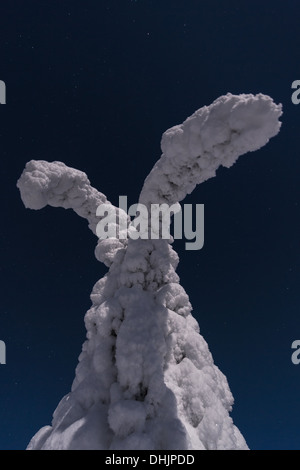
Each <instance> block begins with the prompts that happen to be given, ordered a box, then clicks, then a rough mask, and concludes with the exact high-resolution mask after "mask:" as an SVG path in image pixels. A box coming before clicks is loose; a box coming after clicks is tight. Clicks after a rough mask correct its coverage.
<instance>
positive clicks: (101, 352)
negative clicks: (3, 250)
mask: <svg viewBox="0 0 300 470" xmlns="http://www.w3.org/2000/svg"><path fill="white" fill-rule="evenodd" d="M281 114H282V113H281V105H276V104H274V102H273V101H272V99H271V98H270V97H268V96H265V95H262V94H258V95H255V96H254V95H251V94H249V95H244V94H243V95H238V96H235V95H232V94H229V93H228V94H227V95H226V96H222V97H220V98H219V99H217V100H216V101H214V102H213V103H212V104H211V105H210V106H208V107H207V106H204V107H203V108H201V109H199V110H198V111H196V112H195V113H194V114H193V115H192V116H190V117H189V118H188V119H187V120H186V121H184V123H183V124H181V125H178V126H175V127H172V128H171V129H169V130H167V131H166V132H165V133H164V134H163V137H162V143H161V147H162V152H163V154H162V156H161V158H160V160H159V161H158V162H157V163H156V165H155V166H154V168H153V169H152V171H151V172H150V174H149V175H148V177H147V178H146V180H145V183H144V186H143V188H142V191H141V195H140V201H139V202H140V203H143V204H144V205H146V206H149V205H150V204H152V203H157V204H161V203H167V204H174V203H177V202H179V201H181V200H183V199H184V197H185V196H186V194H188V193H190V192H191V191H192V190H193V189H194V188H195V186H196V185H197V184H199V183H201V182H203V181H205V180H207V179H208V178H211V177H212V176H215V171H216V169H217V168H218V167H219V166H220V165H223V166H225V167H230V166H231V165H232V164H233V163H234V162H235V161H236V160H237V158H238V157H239V156H240V155H242V154H244V153H246V152H248V151H254V150H257V149H259V148H260V147H262V146H263V145H265V144H266V143H267V142H268V140H269V139H270V138H271V137H273V136H275V135H276V134H277V133H278V131H279V129H280V124H281V123H280V122H279V117H280V115H281ZM17 186H18V188H19V189H20V192H21V197H22V200H23V202H24V204H25V206H26V207H29V208H31V209H41V208H42V207H44V206H46V205H47V204H49V205H51V206H60V207H64V208H66V209H68V208H71V209H73V210H74V211H75V212H76V213H77V214H79V215H80V216H82V217H84V218H86V219H87V220H88V222H89V228H90V229H91V230H92V231H93V232H94V233H96V226H97V223H98V222H99V217H97V216H96V210H97V207H98V206H99V205H101V204H107V205H110V203H109V202H108V201H107V199H106V197H105V196H104V195H103V194H101V193H100V192H98V191H97V190H96V189H94V188H93V187H91V185H90V182H89V180H88V178H87V176H86V175H85V173H83V172H81V171H78V170H75V169H73V168H69V167H67V166H65V165H64V164H63V163H61V162H52V163H48V162H46V161H34V160H32V161H30V162H29V163H27V165H26V168H25V170H24V171H23V174H22V176H21V177H20V179H19V181H18V184H17ZM117 210H118V213H119V217H118V219H117V220H118V221H119V223H120V221H121V220H123V222H124V219H125V221H128V218H127V214H125V212H122V211H121V210H119V209H117ZM129 220H130V219H129ZM129 230H131V228H130V227H129ZM95 255H96V257H97V259H98V260H99V261H101V262H103V263H105V264H106V265H107V266H108V267H109V271H108V273H107V274H106V275H105V276H104V277H103V278H102V279H100V280H99V281H98V282H97V283H96V284H95V286H94V288H93V291H92V293H91V301H92V306H91V308H90V309H89V310H88V312H87V313H86V315H85V325H86V330H87V339H86V341H85V342H84V344H83V347H82V352H81V354H80V356H79V363H78V366H77V368H76V374H75V379H74V382H73V385H72V390H71V392H70V393H68V394H67V395H66V396H65V397H64V398H63V399H62V400H61V402H60V403H59V404H58V406H57V408H56V410H55V412H54V414H53V420H52V424H51V426H45V427H43V428H42V429H40V430H39V431H38V432H37V434H36V435H35V436H34V437H33V438H32V440H31V442H30V443H29V445H28V449H118V450H120V449H131V450H132V449H137V450H141V449H149V450H155V449H156V450H159V449H164V450H168V449H169V450H170V449H172V450H175V449H177V450H185V449H247V448H248V447H247V444H246V442H245V440H244V438H243V436H242V435H241V433H240V431H239V430H238V429H237V428H236V426H235V425H234V424H233V422H232V419H231V417H230V416H229V412H230V411H231V407H232V404H233V397H232V395H231V392H230V389H229V387H228V383H227V380H226V377H225V376H224V375H223V374H222V372H220V370H219V369H218V367H217V366H216V365H215V364H214V362H213V359H212V356H211V354H210V351H209V349H208V346H207V344H206V342H205V340H204V339H203V337H202V336H201V335H200V334H199V328H198V324H197V322H196V320H195V319H194V318H193V316H192V315H191V305H190V302H189V298H188V296H187V294H186V293H185V291H184V289H183V288H182V287H181V286H180V284H179V278H178V276H177V274H176V272H175V269H176V266H177V263H178V256H177V254H176V253H175V251H174V250H173V249H172V247H171V243H170V242H169V241H167V240H163V239H160V240H151V239H148V240H146V239H137V240H133V239H131V238H130V237H128V238H127V239H126V238H124V239H118V238H110V239H106V240H101V239H99V240H98V245H97V247H96V250H95Z"/></svg>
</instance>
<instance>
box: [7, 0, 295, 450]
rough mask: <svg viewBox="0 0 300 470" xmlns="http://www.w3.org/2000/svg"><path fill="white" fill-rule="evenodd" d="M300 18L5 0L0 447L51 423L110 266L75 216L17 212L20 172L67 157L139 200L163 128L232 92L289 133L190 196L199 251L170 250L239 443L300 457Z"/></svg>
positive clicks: (176, 2) (189, 6)
mask: <svg viewBox="0 0 300 470" xmlns="http://www.w3.org/2000/svg"><path fill="white" fill-rule="evenodd" d="M299 13H300V5H299V2H298V1H297V0H293V1H292V0H286V1H285V2H282V1H279V0H277V1H272V2H271V1H268V0H266V1H264V2H262V1H261V0H260V1H257V0H253V1H251V2H250V1H244V2H241V1H240V0H239V1H237V0H230V1H229V2H228V1H225V0H224V1H223V0H218V1H217V0H201V1H200V0H198V1H197V0H182V1H180V0H172V1H171V0H163V1H160V2H159V1H155V0H153V1H150V0H136V1H130V0H98V1H97V0H93V1H91V0H90V1H83V0H82V1H78V0H73V1H58V0H54V1H53V0H51V1H50V0H44V1H38V0H36V1H31V0H29V1H28V0H26V1H21V0H11V1H3V2H1V4H0V18H1V19H0V59H1V62H0V80H3V81H4V82H5V83H6V90H7V104H6V105H5V106H1V108H0V113H1V114H0V120H1V128H0V154H1V185H0V191H1V202H2V205H1V231H0V240H1V243H0V250H1V264H0V285H1V287H2V293H1V304H0V306H1V307H0V340H2V341H5V343H6V351H7V363H6V364H5V365H0V396H1V402H0V403H1V405H0V423H1V426H0V449H24V448H25V447H26V445H27V444H28V442H29V440H30V438H31V437H32V436H33V435H34V434H35V432H36V431H37V430H38V429H39V428H40V427H41V426H43V425H46V424H50V423H51V417H52V413H53V411H54V410H55V408H56V406H57V404H58V402H59V400H60V399H61V398H62V397H63V395H65V394H66V393H67V392H68V391H69V390H70V387H71V383H72V381H73V378H74V370H75V367H76V365H77V358H78V356H79V353H80V351H81V345H82V343H83V341H84V339H85V329H84V323H83V317H84V313H85V312H86V310H87V309H88V308H89V306H90V299H89V294H90V292H91V289H92V287H93V285H94V283H95V282H96V281H97V280H98V279H99V278H100V277H102V276H103V274H104V273H105V272H106V268H105V267H104V266H103V265H102V264H100V263H99V262H97V261H96V259H95V257H94V248H95V246H96V238H95V237H94V236H93V234H92V232H90V231H89V229H88V227H87V223H86V221H85V220H83V219H80V218H79V217H78V216H76V215H75V214H74V213H73V212H72V211H65V210H64V209H56V208H50V207H47V208H45V209H43V210H41V211H30V210H26V209H25V208H24V206H23V204H22V201H21V199H20V195H19V191H18V189H17V188H16V182H17V180H18V178H19V177H20V175H21V173H22V171H23V168H24V166H25V164H26V162H27V161H29V160H31V159H36V160H39V159H41V160H49V161H53V160H60V161H63V162H64V163H66V164H67V165H68V166H71V167H75V168H78V169H80V170H83V171H85V172H86V173H87V175H88V177H89V179H90V181H91V183H92V185H93V186H94V187H96V188H97V189H98V190H100V191H101V192H103V193H104V194H106V196H107V197H108V199H109V200H110V201H111V202H112V203H113V204H115V205H118V197H119V195H127V196H128V200H129V204H133V203H135V202H137V200H138V196H139V192H140V190H141V187H142V184H143V181H144V179H145V177H146V176H147V174H148V173H149V171H150V170H151V168H152V166H153V164H154V163H155V161H156V160H157V159H158V158H159V156H160V154H161V151H160V138H161V135H162V133H163V132H164V131H165V130H166V129H168V128H169V127H171V126H173V125H175V124H179V123H181V122H182V121H183V120H184V119H185V118H186V117H187V116H189V115H191V114H192V113H193V112H194V111H195V110H196V109H198V108H200V107H201V106H203V105H205V104H206V105H209V104H210V103H211V102H212V101H213V100H215V99H216V98H217V97H219V96H220V95H223V94H226V93H227V92H231V93H234V94H237V93H253V94H255V93H259V92H261V93H265V94H267V95H270V96H271V97H272V98H273V99H274V101H275V102H276V103H279V102H280V103H282V105H283V112H284V114H283V116H282V118H281V120H282V123H283V124H282V129H281V131H280V133H279V135H278V136H276V137H275V138H274V139H272V140H271V141H270V142H269V144H268V145H267V146H266V147H264V148H263V149H261V150H259V151H258V152H255V153H253V154H248V155H245V156H243V157H241V158H240V159H239V161H238V162H237V163H236V165H235V166H233V167H232V168H231V169H230V170H226V169H221V170H219V171H218V172H217V178H213V179H211V180H210V181H207V182H206V183H204V184H203V185H201V186H198V187H197V188H196V189H195V191H194V192H193V194H191V195H190V196H189V197H187V198H186V200H185V201H184V202H186V203H191V204H196V203H204V205H205V244H204V247H203V249H202V250H199V251H197V252H194V251H186V250H185V249H184V241H176V242H175V243H174V248H175V249H176V251H178V253H179V256H180V264H179V268H178V274H179V275H180V278H181V284H182V285H183V287H184V288H185V290H186V291H187V293H188V295H189V296H190V300H191V303H192V305H193V308H194V316H195V317H196V318H197V320H198V322H199V324H200V330H201V333H202V335H203V336H204V338H205V339H206V341H207V342H208V344H209V347H210V350H211V352H212V354H213V357H214V360H215V363H216V364H217V365H218V366H219V368H220V369H221V370H222V372H223V373H224V374H225V375H226V376H227V378H228V382H229V385H230V388H231V390H232V393H233V395H234V397H235V406H234V410H233V413H232V417H233V419H234V422H235V424H236V425H237V426H238V427H239V429H240V430H241V432H242V434H243V435H244V437H245V439H246V441H247V443H248V445H249V447H250V448H251V449H299V448H300V435H299V412H300V404H299V392H300V364H299V365H298V366H297V365H294V364H293V363H292V361H291V355H292V352H293V350H292V349H291V344H292V342H293V341H294V340H297V339H300V322H299V308H300V292H299V281H300V263H299V261H300V249H299V248H300V223H299V209H300V206H299V201H300V189H299V188H300V185H299V173H300V159H299V130H300V106H299V107H297V106H296V105H294V104H293V103H292V101H291V95H292V89H291V84H292V82H293V81H294V80H297V79H300V71H299V64H300V49H299V47H298V45H299V38H300V36H299Z"/></svg>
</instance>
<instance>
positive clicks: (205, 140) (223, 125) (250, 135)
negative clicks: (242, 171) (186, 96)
mask: <svg viewBox="0 0 300 470" xmlns="http://www.w3.org/2000/svg"><path fill="white" fill-rule="evenodd" d="M281 114H282V111H281V105H276V104H275V103H274V102H273V100H272V99H271V98H270V97H269V96H266V95H263V94H261V93H260V94H258V95H252V94H248V95H247V94H242V95H232V94H231V93H228V94H227V95H225V96H221V97H220V98H218V99H217V100H215V101H214V102H213V103H212V104H211V105H210V106H204V107H203V108H200V109H198V110H197V111H196V112H195V113H194V114H192V116H190V117H188V118H187V119H186V120H185V121H184V122H183V123H182V124H180V125H177V126H174V127H171V128H170V129H168V130H167V131H166V132H164V134H163V136H162V140H161V148H162V152H163V154H162V156H161V158H160V159H159V160H158V162H157V163H156V164H155V166H154V167H153V169H152V171H151V172H150V174H149V175H148V177H147V178H146V180H145V183H144V186H143V189H142V192H141V195H140V202H141V203H143V204H145V205H148V204H153V203H161V204H162V203H167V204H170V205H171V204H174V203H176V202H179V201H182V200H183V199H184V198H185V196H186V195H187V194H189V193H191V192H192V191H193V190H194V188H195V186H196V185H197V184H199V183H202V182H203V181H205V180H207V179H209V178H212V177H213V176H215V175H216V170H217V169H218V167H219V166H221V165H222V166H225V167H227V168H229V167H230V166H231V165H233V164H234V163H235V161H236V160H237V159H238V157H239V156H240V155H243V154H245V153H246V152H251V151H254V150H257V149H259V148H260V147H262V146H263V145H265V144H266V143H267V142H268V141H269V139H270V138H271V137H274V136H275V135H276V134H277V133H278V132H279V129H280V125H281V122H280V121H279V120H278V119H279V117H280V116H281Z"/></svg>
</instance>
